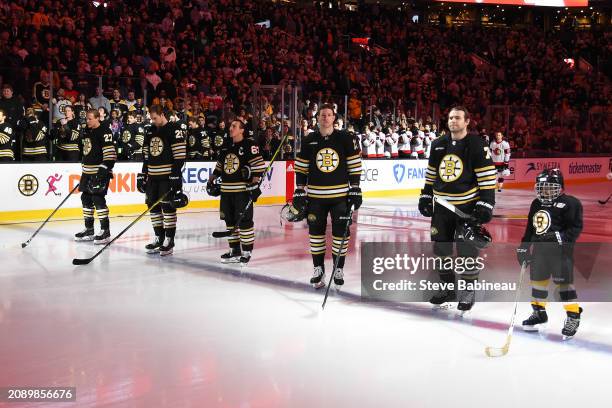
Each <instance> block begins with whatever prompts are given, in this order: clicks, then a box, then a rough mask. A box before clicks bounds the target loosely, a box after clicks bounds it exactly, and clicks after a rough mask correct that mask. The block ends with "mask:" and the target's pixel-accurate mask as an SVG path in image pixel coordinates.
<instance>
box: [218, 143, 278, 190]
mask: <svg viewBox="0 0 612 408" xmlns="http://www.w3.org/2000/svg"><path fill="white" fill-rule="evenodd" d="M265 170H266V163H265V162H264V160H263V158H262V157H261V154H260V153H259V146H257V143H255V141H254V140H253V139H251V138H245V139H242V141H240V142H238V143H232V144H231V145H230V146H229V147H228V148H226V149H223V150H221V152H220V154H219V160H217V164H216V165H215V170H214V171H213V175H215V176H217V177H221V192H222V193H239V192H241V191H246V187H247V183H248V182H249V181H250V180H251V179H252V178H254V177H261V176H262V175H263V173H264V171H265Z"/></svg>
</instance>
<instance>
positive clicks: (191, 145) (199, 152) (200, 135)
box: [187, 127, 207, 159]
mask: <svg viewBox="0 0 612 408" xmlns="http://www.w3.org/2000/svg"><path fill="white" fill-rule="evenodd" d="M188 134H189V136H188V137H187V153H188V155H189V158H190V159H202V157H203V145H202V141H203V140H204V138H205V137H207V134H206V130H204V129H202V128H201V127H197V128H189V129H188Z"/></svg>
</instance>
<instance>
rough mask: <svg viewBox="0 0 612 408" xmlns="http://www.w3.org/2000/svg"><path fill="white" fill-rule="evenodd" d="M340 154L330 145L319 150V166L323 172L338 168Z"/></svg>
mask: <svg viewBox="0 0 612 408" xmlns="http://www.w3.org/2000/svg"><path fill="white" fill-rule="evenodd" d="M339 163H340V156H339V155H338V152H336V151H335V150H334V149H332V148H330V147H325V148H323V149H321V150H319V151H318V152H317V167H318V169H319V170H321V171H322V172H323V173H331V172H332V171H334V170H336V169H337V168H338V164H339Z"/></svg>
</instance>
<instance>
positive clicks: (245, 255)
mask: <svg viewBox="0 0 612 408" xmlns="http://www.w3.org/2000/svg"><path fill="white" fill-rule="evenodd" d="M250 260H251V251H242V256H241V257H240V266H247V265H248V263H249V261H250Z"/></svg>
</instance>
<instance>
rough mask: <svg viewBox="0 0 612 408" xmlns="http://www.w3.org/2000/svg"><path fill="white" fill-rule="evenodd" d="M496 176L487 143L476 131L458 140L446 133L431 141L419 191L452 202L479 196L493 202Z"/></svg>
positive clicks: (475, 199)
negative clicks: (423, 180) (423, 185)
mask: <svg viewBox="0 0 612 408" xmlns="http://www.w3.org/2000/svg"><path fill="white" fill-rule="evenodd" d="M496 179H497V176H496V170H495V166H494V165H493V161H492V160H491V155H490V153H489V147H488V146H486V145H485V144H484V142H483V141H482V139H481V138H480V137H479V136H478V135H472V134H469V135H467V136H466V137H464V138H463V139H461V140H452V139H451V137H450V136H448V135H447V136H443V137H439V138H437V139H435V140H434V141H433V143H432V145H431V153H430V156H429V162H428V164H427V171H426V174H425V187H424V188H423V190H422V193H423V194H428V195H434V196H437V197H441V198H443V199H445V200H447V201H448V202H450V203H452V204H454V205H462V204H467V203H470V202H473V201H479V200H480V201H484V202H485V203H487V204H490V205H491V206H494V205H495V185H496V182H497V180H496Z"/></svg>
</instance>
